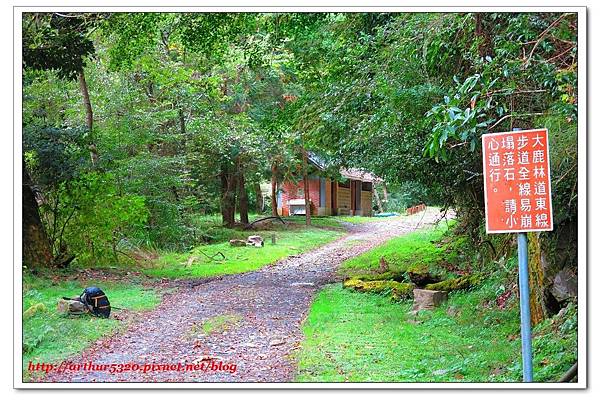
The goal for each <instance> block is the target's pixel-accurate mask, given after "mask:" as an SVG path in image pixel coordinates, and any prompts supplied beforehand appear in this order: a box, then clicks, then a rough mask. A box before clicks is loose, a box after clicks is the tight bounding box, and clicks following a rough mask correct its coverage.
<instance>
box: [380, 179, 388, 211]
mask: <svg viewBox="0 0 600 401" xmlns="http://www.w3.org/2000/svg"><path fill="white" fill-rule="evenodd" d="M381 189H382V190H383V203H385V207H387V204H388V192H387V186H386V185H385V182H384V183H383V185H382V186H381Z"/></svg>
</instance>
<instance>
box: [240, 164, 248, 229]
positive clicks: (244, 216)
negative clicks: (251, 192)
mask: <svg viewBox="0 0 600 401" xmlns="http://www.w3.org/2000/svg"><path fill="white" fill-rule="evenodd" d="M242 170H243V169H242V167H241V166H240V168H239V171H238V179H237V184H238V200H239V203H240V222H242V223H243V224H248V223H250V220H248V192H246V180H245V179H244V172H243V171H242Z"/></svg>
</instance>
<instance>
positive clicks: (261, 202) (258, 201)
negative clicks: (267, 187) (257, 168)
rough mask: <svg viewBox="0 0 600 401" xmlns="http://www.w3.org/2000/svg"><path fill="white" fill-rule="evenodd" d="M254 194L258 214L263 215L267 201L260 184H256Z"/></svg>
mask: <svg viewBox="0 0 600 401" xmlns="http://www.w3.org/2000/svg"><path fill="white" fill-rule="evenodd" d="M254 193H255V194H256V213H257V214H262V212H263V208H264V207H265V200H264V199H263V194H262V190H261V189H260V184H259V183H256V184H254Z"/></svg>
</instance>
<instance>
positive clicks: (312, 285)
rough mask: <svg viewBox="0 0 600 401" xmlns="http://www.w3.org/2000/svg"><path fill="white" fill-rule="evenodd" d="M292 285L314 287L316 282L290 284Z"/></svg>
mask: <svg viewBox="0 0 600 401" xmlns="http://www.w3.org/2000/svg"><path fill="white" fill-rule="evenodd" d="M290 285H291V286H292V287H314V286H315V283H308V282H307V283H292V284H290Z"/></svg>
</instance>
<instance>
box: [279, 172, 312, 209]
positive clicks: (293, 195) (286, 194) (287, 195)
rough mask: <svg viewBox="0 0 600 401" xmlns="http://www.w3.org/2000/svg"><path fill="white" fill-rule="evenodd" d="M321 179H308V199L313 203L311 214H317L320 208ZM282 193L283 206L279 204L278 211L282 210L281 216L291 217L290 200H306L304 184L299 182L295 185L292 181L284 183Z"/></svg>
mask: <svg viewBox="0 0 600 401" xmlns="http://www.w3.org/2000/svg"><path fill="white" fill-rule="evenodd" d="M320 185H321V183H320V180H319V178H318V177H317V178H309V179H308V198H309V200H310V202H311V212H313V213H315V212H316V211H317V210H318V208H319V190H320ZM281 189H282V193H281V204H278V205H277V206H278V209H279V210H281V213H280V214H281V216H289V215H290V207H289V205H288V201H289V200H290V199H304V194H303V191H304V182H303V181H299V182H298V183H294V182H292V181H286V182H284V183H283V185H282V187H281Z"/></svg>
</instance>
